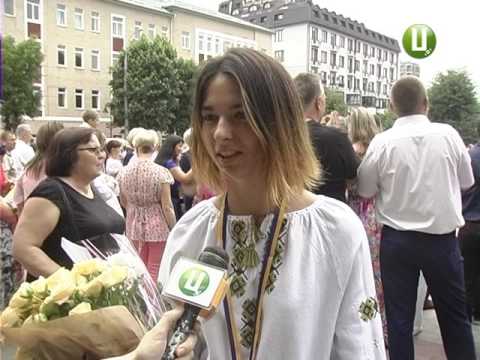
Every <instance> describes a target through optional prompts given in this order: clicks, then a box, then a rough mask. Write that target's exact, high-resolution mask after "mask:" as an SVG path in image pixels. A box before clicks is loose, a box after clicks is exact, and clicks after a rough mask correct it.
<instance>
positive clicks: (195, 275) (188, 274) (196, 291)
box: [178, 268, 210, 296]
mask: <svg viewBox="0 0 480 360" xmlns="http://www.w3.org/2000/svg"><path fill="white" fill-rule="evenodd" d="M209 284H210V277H209V276H208V273H207V272H206V271H204V270H202V269H199V268H191V269H188V270H187V271H185V272H184V273H183V274H182V276H180V280H179V284H178V287H179V289H180V291H181V292H182V293H183V294H185V295H187V296H198V295H201V294H202V293H203V292H205V290H207V288H208V285H209Z"/></svg>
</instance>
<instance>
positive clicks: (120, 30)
mask: <svg viewBox="0 0 480 360" xmlns="http://www.w3.org/2000/svg"><path fill="white" fill-rule="evenodd" d="M124 20H125V19H124V18H121V17H118V16H113V17H112V34H113V36H115V37H120V38H123V36H124V35H123V34H124V29H125V28H124V26H123V24H124Z"/></svg>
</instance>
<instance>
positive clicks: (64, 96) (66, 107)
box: [57, 87, 68, 109]
mask: <svg viewBox="0 0 480 360" xmlns="http://www.w3.org/2000/svg"><path fill="white" fill-rule="evenodd" d="M60 89H63V93H62V95H63V106H60V102H59V100H60ZM67 94H68V91H67V88H66V87H58V88H57V108H58V109H68V95H67Z"/></svg>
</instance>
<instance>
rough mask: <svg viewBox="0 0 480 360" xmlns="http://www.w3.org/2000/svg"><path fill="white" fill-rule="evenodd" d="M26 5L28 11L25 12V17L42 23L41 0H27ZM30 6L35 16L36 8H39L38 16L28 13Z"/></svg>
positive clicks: (33, 21) (29, 20) (30, 20)
mask: <svg viewBox="0 0 480 360" xmlns="http://www.w3.org/2000/svg"><path fill="white" fill-rule="evenodd" d="M25 6H26V11H27V13H26V14H25V17H26V19H27V21H28V22H32V23H36V24H40V23H41V21H40V0H27V1H26V2H25ZM29 8H31V12H32V16H35V9H36V10H37V16H38V18H34V17H30V16H29V15H28V11H29Z"/></svg>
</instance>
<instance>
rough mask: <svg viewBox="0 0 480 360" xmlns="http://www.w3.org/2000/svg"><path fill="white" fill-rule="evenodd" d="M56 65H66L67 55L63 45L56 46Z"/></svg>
mask: <svg viewBox="0 0 480 360" xmlns="http://www.w3.org/2000/svg"><path fill="white" fill-rule="evenodd" d="M57 65H59V66H66V65H67V55H66V49H65V46H63V45H58V46H57Z"/></svg>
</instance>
